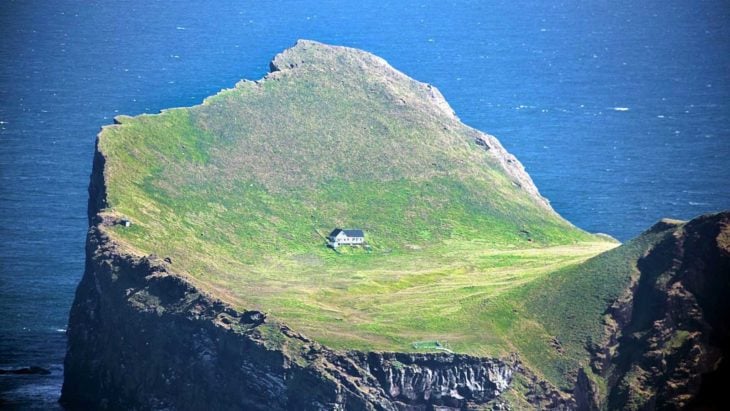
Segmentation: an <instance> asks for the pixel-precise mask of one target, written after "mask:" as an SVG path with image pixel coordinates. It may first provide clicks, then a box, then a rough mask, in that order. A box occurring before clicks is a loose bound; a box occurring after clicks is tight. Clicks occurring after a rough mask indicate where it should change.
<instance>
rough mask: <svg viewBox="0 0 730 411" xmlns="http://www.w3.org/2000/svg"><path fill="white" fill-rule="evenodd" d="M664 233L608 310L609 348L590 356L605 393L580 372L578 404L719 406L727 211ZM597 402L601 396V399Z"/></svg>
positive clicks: (729, 324) (723, 372)
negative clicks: (605, 384)
mask: <svg viewBox="0 0 730 411" xmlns="http://www.w3.org/2000/svg"><path fill="white" fill-rule="evenodd" d="M651 230H657V231H658V230H667V234H666V235H665V236H664V237H663V239H662V240H661V241H660V242H659V243H658V244H656V245H655V246H654V247H653V248H652V249H651V250H650V251H649V252H648V253H647V254H646V255H645V256H644V257H643V258H641V259H640V260H639V261H638V262H637V268H638V270H639V271H640V277H639V278H638V281H637V282H636V283H635V284H634V285H633V286H632V289H631V290H629V293H628V295H627V297H626V298H623V299H620V300H619V301H617V303H616V304H614V306H613V307H611V309H610V310H609V312H608V314H609V315H610V317H611V318H612V325H611V327H613V329H612V330H611V334H612V337H611V338H610V340H612V341H613V342H612V343H610V344H609V345H611V346H612V347H611V349H610V350H609V349H606V350H602V351H601V350H599V351H597V352H596V355H595V356H594V362H593V364H592V366H593V371H594V372H596V373H598V374H600V375H602V376H604V377H605V378H606V380H607V382H608V390H609V392H608V393H607V398H606V400H605V402H604V401H601V399H600V398H598V397H597V396H594V395H592V393H594V392H595V391H594V390H595V387H593V386H591V384H590V382H589V381H588V380H587V378H585V373H583V377H584V378H583V380H581V378H580V376H579V379H578V385H577V389H576V394H577V397H579V399H580V401H578V403H579V405H580V408H582V409H598V408H600V407H599V406H601V405H603V406H606V407H607V408H608V409H636V410H647V409H666V410H673V409H720V404H723V403H724V400H722V398H724V396H721V395H722V394H723V392H722V391H721V390H722V388H721V384H719V381H721V380H723V379H724V381H727V380H728V377H729V376H730V375H729V374H730V372H729V371H730V367H728V354H730V212H725V213H720V214H714V215H706V216H701V217H698V218H696V219H694V220H692V221H690V222H688V223H686V224H684V225H676V224H675V226H674V227H672V226H671V224H670V222H660V223H658V224H657V225H655V226H654V227H652V228H651ZM600 402H603V404H600Z"/></svg>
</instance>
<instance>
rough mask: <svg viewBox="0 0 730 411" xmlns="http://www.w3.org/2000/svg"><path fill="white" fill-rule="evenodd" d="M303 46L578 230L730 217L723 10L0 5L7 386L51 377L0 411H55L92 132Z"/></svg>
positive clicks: (204, 90)
mask: <svg viewBox="0 0 730 411" xmlns="http://www.w3.org/2000/svg"><path fill="white" fill-rule="evenodd" d="M299 38H307V39H313V40H318V41H322V42H326V43H333V44H340V45H347V46H353V47H358V48H363V49H365V50H368V51H371V52H373V53H375V54H377V55H379V56H381V57H383V58H385V59H386V60H388V61H389V62H390V63H391V64H392V65H393V66H395V67H396V68H397V69H399V70H401V71H403V72H405V73H406V74H408V75H410V76H412V77H414V78H416V79H418V80H420V81H424V82H428V83H431V84H433V85H435V86H436V87H438V88H439V89H440V90H441V91H442V92H443V94H444V95H445V97H446V99H447V100H448V101H449V103H450V104H451V105H452V107H453V108H454V110H455V111H456V113H457V114H458V115H459V117H460V118H461V119H462V120H463V121H464V122H465V123H467V124H469V125H471V126H473V127H476V128H479V129H481V130H484V131H486V132H489V133H491V134H494V135H496V136H497V137H498V138H499V139H500V140H501V141H502V143H503V144H504V145H505V146H506V147H507V149H508V150H510V151H511V152H513V153H514V154H515V155H517V157H518V158H519V159H520V160H521V161H522V162H523V164H524V165H525V166H526V168H527V171H528V172H529V173H530V175H531V176H532V177H533V179H534V180H535V182H536V184H537V186H538V187H539V188H540V190H541V192H542V194H543V195H544V196H546V197H547V198H549V199H550V200H551V201H552V204H553V206H554V207H555V209H556V210H557V211H558V212H560V213H561V214H562V215H563V216H565V217H566V218H567V219H569V220H570V221H572V222H573V223H574V224H576V225H577V226H579V227H582V228H584V229H586V230H589V231H593V232H604V233H608V234H611V235H613V236H615V237H616V238H618V239H620V240H622V241H624V240H628V239H630V238H632V237H634V236H636V235H637V234H639V233H640V232H641V231H642V230H643V229H645V228H647V227H648V226H650V225H651V224H653V223H654V222H655V221H656V220H657V219H659V218H662V217H673V218H680V219H688V218H692V217H694V216H696V215H698V214H701V213H706V212H710V211H718V210H721V209H728V208H730V181H729V179H728V174H729V171H730V3H728V2H727V0H697V1H691V2H690V1H686V0H681V1H680V0H661V1H658V0H647V1H641V2H635V1H625V0H617V1H603V0H595V1H581V0H575V1H568V0H564V1H550V2H543V1H531V2H525V1H512V0H510V1H506V0H504V1H501V0H500V1H425V0H422V1H397V2H374V1H368V0H357V1H352V0H339V1H334V0H324V1H291V0H280V1H276V2H253V1H239V2H222V1H197V2H168V1H150V0H146V1H124V0H122V1H114V2H112V1H107V2H101V1H67V0H60V1H54V2H40V1H7V0H4V1H2V5H1V6H0V368H2V369H12V368H19V367H26V366H31V365H36V366H40V367H44V368H47V369H49V370H50V372H51V374H50V375H45V376H8V375H0V408H8V409H33V408H36V409H54V408H57V405H56V401H57V399H58V396H59V393H60V388H61V383H62V374H63V366H62V363H63V356H64V351H65V344H66V337H65V329H66V324H67V318H68V311H69V307H70V305H71V302H72V299H73V295H74V290H75V287H76V284H77V283H78V281H79V279H80V278H81V275H82V272H83V265H84V236H85V232H86V228H87V221H86V200H87V191H86V187H87V183H88V177H89V173H90V169H91V160H92V152H93V145H94V139H95V135H96V133H97V132H98V130H99V128H100V127H101V126H102V125H104V124H109V123H110V122H112V119H113V117H114V116H115V115H117V114H132V115H134V114H140V113H155V112H157V111H159V110H160V109H164V108H168V107H175V106H187V105H192V104H197V103H200V102H201V100H202V99H203V98H204V97H206V96H208V95H210V94H213V93H215V92H217V91H218V90H220V89H222V88H228V87H231V86H233V85H234V84H235V83H236V81H238V80H239V79H241V78H248V79H258V78H260V77H262V76H263V75H264V74H265V73H266V72H267V69H268V62H269V60H270V59H271V58H272V57H273V56H274V55H275V54H276V53H277V52H279V51H281V50H283V49H285V48H287V47H289V46H291V45H293V43H294V42H295V41H296V40H297V39H299Z"/></svg>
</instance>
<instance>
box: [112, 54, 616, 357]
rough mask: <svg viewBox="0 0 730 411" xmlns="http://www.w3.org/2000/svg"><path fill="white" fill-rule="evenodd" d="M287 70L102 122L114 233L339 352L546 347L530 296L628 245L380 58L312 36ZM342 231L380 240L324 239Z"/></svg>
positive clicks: (285, 61) (284, 60)
mask: <svg viewBox="0 0 730 411" xmlns="http://www.w3.org/2000/svg"><path fill="white" fill-rule="evenodd" d="M273 65H274V67H275V69H276V70H275V71H274V72H272V73H271V74H269V75H267V76H266V77H265V78H264V79H263V80H261V81H257V82H251V81H243V82H241V83H239V84H237V85H236V87H235V88H233V89H230V90H224V91H222V92H221V93H219V94H217V95H215V96H213V97H210V98H208V99H207V100H205V102H204V103H203V104H202V105H199V106H195V107H192V108H182V109H173V110H168V111H165V112H163V113H161V114H159V115H143V116H138V117H134V118H132V117H119V118H118V119H117V122H118V123H119V124H117V125H114V126H109V127H106V128H104V130H103V131H102V133H101V134H100V137H99V150H100V151H101V153H102V154H103V155H104V156H105V158H106V163H105V173H104V176H105V180H106V185H107V195H108V204H109V208H108V209H107V210H105V211H104V212H105V213H106V214H108V215H112V216H119V217H124V218H128V219H130V220H131V221H132V222H133V224H132V226H131V227H126V228H125V227H122V226H115V227H112V228H110V229H109V231H110V234H111V235H112V237H113V238H114V239H116V240H117V241H119V242H120V243H121V244H123V245H124V246H125V247H127V248H128V250H129V251H131V252H135V253H138V254H153V253H154V254H156V255H158V256H160V257H161V258H164V257H169V258H170V259H171V260H172V264H171V270H172V271H174V272H176V273H179V274H181V275H185V276H188V277H189V278H190V279H191V281H193V282H195V283H196V284H197V285H198V286H199V287H201V288H203V289H205V290H207V291H208V292H211V293H214V294H215V295H217V296H219V297H220V298H222V299H224V300H226V301H228V302H229V303H231V304H233V305H235V306H237V307H239V308H245V309H259V310H263V311H265V312H267V313H269V314H270V315H271V316H272V317H274V318H277V319H280V320H282V321H283V322H285V323H287V324H289V325H290V326H292V327H293V328H295V329H297V330H300V331H302V332H304V333H305V334H307V335H308V336H310V337H312V338H315V339H317V340H319V341H321V342H323V343H325V344H328V345H330V346H332V347H335V348H342V349H365V350H400V351H413V350H429V349H433V348H434V346H435V345H436V344H435V342H438V343H439V344H441V345H442V346H447V347H449V348H450V349H452V350H454V351H457V352H465V353H471V354H478V355H504V354H507V353H509V352H514V351H520V352H522V351H525V352H535V353H540V352H542V351H541V350H544V349H545V347H547V346H548V342H546V341H547V340H545V339H537V340H535V341H527V340H526V338H527V337H526V336H530V335H541V336H542V335H549V334H550V333H549V332H548V331H547V330H546V329H545V328H544V327H543V325H541V324H540V323H539V322H537V320H538V319H539V317H535V316H527V317H524V319H523V317H519V318H518V317H517V315H516V314H515V313H519V312H528V311H529V312H530V313H532V312H533V311H535V310H537V311H540V310H542V308H540V307H538V306H534V307H533V306H530V305H529V304H531V301H532V300H527V301H524V302H523V301H521V300H520V299H521V298H522V296H523V295H524V293H525V292H526V291H525V290H527V289H529V285H530V284H534V283H535V282H536V281H552V280H548V279H549V278H550V279H551V278H552V277H553V275H552V274H551V273H554V272H557V273H559V276H558V277H556V278H562V276H565V275H569V274H565V273H568V272H569V269H566V268H565V267H570V266H574V265H576V264H579V263H580V262H582V261H584V260H586V259H588V258H590V257H592V256H594V255H596V254H598V253H600V252H602V251H605V250H607V249H609V248H612V247H614V246H615V244H614V243H613V242H611V241H608V240H605V239H603V238H601V237H596V236H592V235H590V234H588V233H585V232H583V231H581V230H579V229H577V228H575V227H574V226H572V225H571V224H569V223H568V222H566V221H565V220H563V219H562V218H561V217H560V216H559V215H557V214H556V213H555V212H554V211H553V210H552V209H551V208H550V207H549V206H548V205H547V203H546V202H544V200H543V199H542V198H541V197H539V196H538V195H536V191H535V190H534V186H532V182H531V181H530V180H529V177H528V176H527V175H526V174H524V172H523V171H522V169H521V166H520V165H519V163H518V162H516V160H514V158H512V157H511V156H509V155H508V154H506V153H505V152H504V151H503V149H502V148H501V146H500V145H499V143H498V142H497V141H496V140H495V139H494V138H493V137H491V136H487V135H485V134H482V133H481V132H479V131H477V130H474V129H472V128H469V127H467V126H465V125H463V124H462V123H460V122H459V120H458V119H457V118H456V117H455V116H454V115H453V113H452V112H451V110H450V108H449V107H448V105H447V104H446V103H445V101H443V99H442V97H441V96H440V94H439V93H438V91H437V90H436V89H435V88H433V87H431V86H428V85H425V84H422V83H418V82H416V81H414V80H412V79H410V78H408V77H406V76H405V75H403V74H401V73H399V72H397V71H395V70H394V69H392V68H391V67H390V66H388V65H387V64H386V63H385V62H384V61H383V60H381V59H379V58H377V57H374V56H372V55H370V54H367V53H364V52H361V51H357V50H352V49H346V48H340V47H330V46H324V45H321V44H318V43H313V42H300V43H298V44H297V46H295V47H294V48H292V49H290V50H287V51H286V52H284V53H283V54H281V55H279V56H277V58H276V59H275V61H274V63H273ZM485 146H487V147H488V149H485ZM546 161H547V160H546ZM335 227H344V228H362V229H364V230H365V233H366V241H367V242H368V244H369V246H370V248H369V249H364V248H354V249H347V248H344V249H342V250H341V251H340V252H339V253H336V252H334V251H333V250H331V249H328V248H326V247H325V246H324V239H323V238H324V236H325V235H326V234H327V233H328V232H329V231H331V230H332V229H333V228H335ZM566 270H568V271H566ZM535 298H537V297H535ZM535 301H537V300H535ZM520 310H522V311H520ZM546 318H547V317H546ZM548 324H549V322H548ZM550 327H552V325H550ZM523 330H527V331H529V332H527V333H525V334H524V335H523V334H522V331H523Z"/></svg>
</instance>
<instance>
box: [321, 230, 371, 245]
mask: <svg viewBox="0 0 730 411" xmlns="http://www.w3.org/2000/svg"><path fill="white" fill-rule="evenodd" d="M364 243H365V233H363V231H362V230H359V229H352V230H344V229H341V228H335V229H334V230H332V232H331V233H330V235H328V236H327V245H328V246H330V247H333V248H336V247H338V246H341V245H359V244H364Z"/></svg>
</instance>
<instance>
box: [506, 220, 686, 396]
mask: <svg viewBox="0 0 730 411" xmlns="http://www.w3.org/2000/svg"><path fill="white" fill-rule="evenodd" d="M678 224H680V223H679V222H670V221H669V220H667V223H659V224H657V225H655V226H654V227H652V229H650V230H647V231H646V232H644V233H642V234H641V235H640V236H638V237H637V238H635V239H633V240H631V241H629V242H628V243H626V244H624V245H622V246H620V247H617V248H614V249H612V250H610V251H607V252H605V253H602V254H600V255H598V256H596V257H593V258H591V259H589V260H587V261H585V262H583V263H581V264H578V265H575V266H568V267H564V268H560V269H558V270H556V271H555V272H552V273H550V275H547V276H542V277H540V278H538V279H537V280H536V281H533V282H531V283H530V284H528V285H526V286H525V287H521V288H519V289H516V290H515V291H514V292H513V293H511V294H508V295H504V296H503V298H505V300H507V301H509V303H508V304H509V305H510V307H511V308H512V309H513V311H512V315H511V318H513V321H515V322H516V323H517V324H523V323H527V322H530V321H532V322H533V323H534V324H539V326H537V327H532V328H531V329H529V330H523V329H519V328H517V329H515V330H510V332H514V331H517V332H518V333H519V338H512V340H513V341H514V342H515V344H516V345H517V347H518V351H519V352H520V353H522V355H523V357H524V359H525V361H526V362H528V363H529V364H530V365H531V366H532V368H533V369H536V370H539V371H540V372H542V374H543V376H544V377H546V378H547V379H549V380H550V381H552V382H554V383H556V384H557V385H558V386H561V387H563V388H565V389H571V388H572V386H573V384H574V382H575V380H574V378H575V376H576V374H577V372H578V368H579V367H581V366H583V367H586V369H587V370H588V371H590V367H588V365H589V354H588V351H587V348H589V347H591V346H594V345H600V344H601V343H602V341H601V340H602V339H603V338H604V328H605V326H606V321H611V320H610V319H608V317H606V316H605V313H606V310H607V309H608V307H609V306H611V304H612V303H613V302H614V301H616V300H617V299H618V298H619V297H621V296H622V294H623V293H624V292H625V291H627V290H628V288H629V286H630V284H631V281H632V280H637V278H638V275H639V271H638V269H637V262H638V261H639V259H640V258H641V257H643V256H644V255H646V253H647V252H648V251H649V250H650V249H652V248H653V247H654V246H656V245H657V244H658V243H659V242H660V241H661V240H662V239H664V238H665V237H666V236H667V235H672V233H673V232H674V231H675V230H676V228H677V226H678ZM545 342H550V343H549V344H545Z"/></svg>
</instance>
